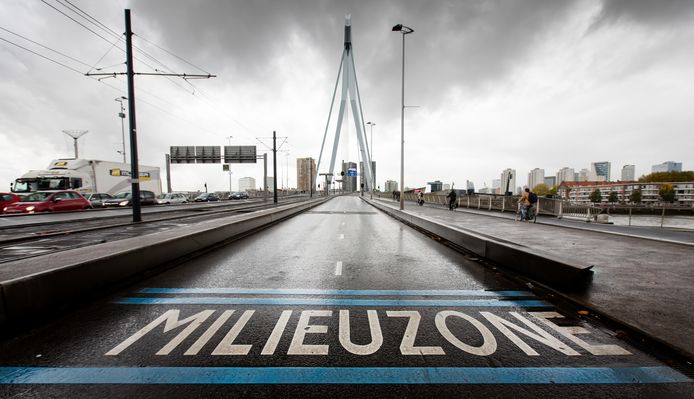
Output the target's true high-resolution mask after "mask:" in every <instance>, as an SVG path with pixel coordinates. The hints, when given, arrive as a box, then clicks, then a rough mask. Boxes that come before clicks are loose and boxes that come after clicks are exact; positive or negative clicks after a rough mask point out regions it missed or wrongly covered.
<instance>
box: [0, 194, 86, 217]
mask: <svg viewBox="0 0 694 399" xmlns="http://www.w3.org/2000/svg"><path fill="white" fill-rule="evenodd" d="M91 207H92V204H91V203H89V201H87V199H86V198H84V197H83V196H82V195H81V194H80V193H78V192H77V191H37V192H35V193H31V194H29V195H27V196H26V197H24V198H22V199H21V200H20V201H18V202H14V203H12V204H10V205H7V206H5V207H3V211H4V212H5V213H37V212H61V211H76V210H81V209H90V208H91Z"/></svg>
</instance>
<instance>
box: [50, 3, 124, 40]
mask: <svg viewBox="0 0 694 399" xmlns="http://www.w3.org/2000/svg"><path fill="white" fill-rule="evenodd" d="M58 1H65V3H68V4H69V5H70V6H71V7H72V8H74V9H77V10H78V11H79V13H80V14H81V15H82V16H83V18H85V19H88V20H90V21H91V22H92V23H93V24H95V25H97V26H99V27H101V28H102V29H103V30H105V31H108V32H110V33H111V34H112V35H114V36H116V37H121V36H122V34H119V33H118V32H116V31H114V30H113V29H111V28H109V27H108V26H106V25H105V24H104V23H102V22H101V21H99V20H98V19H96V18H94V17H92V16H91V15H89V13H87V12H86V11H84V10H82V9H81V8H79V7H77V6H76V5H74V4H72V3H71V2H70V1H69V0H58ZM63 6H64V7H65V5H64V4H63ZM73 12H75V11H74V10H73Z"/></svg>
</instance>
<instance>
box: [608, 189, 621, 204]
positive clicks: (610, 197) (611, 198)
mask: <svg viewBox="0 0 694 399" xmlns="http://www.w3.org/2000/svg"><path fill="white" fill-rule="evenodd" d="M607 202H609V203H611V204H614V203H615V202H619V196H618V195H617V192H616V191H610V194H609V195H608V197H607Z"/></svg>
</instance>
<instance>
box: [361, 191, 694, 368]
mask: <svg viewBox="0 0 694 399" xmlns="http://www.w3.org/2000/svg"><path fill="white" fill-rule="evenodd" d="M374 201H377V203H379V204H383V205H387V206H389V207H391V208H393V209H397V208H398V203H397V202H394V201H392V200H390V199H374ZM405 210H406V212H408V213H412V214H416V215H419V216H423V217H425V218H427V219H430V220H432V221H434V222H436V223H440V224H442V225H445V226H450V227H455V228H462V229H465V230H468V231H473V232H477V233H481V234H484V235H487V236H491V237H496V238H498V239H501V240H505V241H510V242H514V243H517V244H520V245H523V246H525V247H527V248H529V249H530V250H531V251H532V250H537V251H543V252H549V253H551V254H553V255H555V256H558V257H560V258H566V259H575V260H580V261H581V262H583V263H589V264H592V265H594V267H593V271H594V275H593V278H592V281H591V282H589V283H588V284H587V285H585V286H580V287H579V286H577V287H572V288H563V289H560V291H561V292H562V293H563V294H564V295H566V296H568V297H570V298H571V299H573V300H574V301H576V302H578V303H583V304H585V305H586V306H589V307H590V308H592V309H595V310H596V311H599V312H602V313H604V314H607V315H609V316H610V317H612V318H614V319H617V320H619V321H621V322H623V323H626V324H628V325H630V326H633V327H635V328H637V329H639V330H641V331H643V332H645V333H646V334H648V335H650V336H652V337H654V338H656V339H659V340H661V341H664V342H667V343H668V344H670V345H671V346H674V347H677V348H679V349H681V350H682V351H684V352H686V353H688V354H689V355H690V356H691V355H692V354H694V336H692V334H691V333H690V332H689V330H690V328H691V326H692V325H694V313H692V311H691V304H692V303H694V267H692V266H694V260H693V259H694V246H693V245H692V243H693V242H694V233H693V232H685V231H664V230H658V231H655V230H657V229H645V228H637V227H625V226H605V225H596V224H590V223H585V222H574V221H561V220H557V219H555V218H552V219H549V218H547V219H542V218H538V221H537V223H536V224H532V223H523V222H515V221H514V220H513V217H514V215H512V214H506V215H504V214H501V213H499V212H485V211H470V210H466V209H460V208H459V209H458V210H456V211H448V210H447V209H444V208H442V207H441V206H440V205H431V206H429V205H425V206H417V205H416V204H414V203H407V204H406V206H405ZM656 237H660V239H656Z"/></svg>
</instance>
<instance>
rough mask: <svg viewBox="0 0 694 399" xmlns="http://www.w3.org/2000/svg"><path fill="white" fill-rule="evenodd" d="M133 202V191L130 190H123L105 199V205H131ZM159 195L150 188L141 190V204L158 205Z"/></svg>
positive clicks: (107, 206)
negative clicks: (149, 189)
mask: <svg viewBox="0 0 694 399" xmlns="http://www.w3.org/2000/svg"><path fill="white" fill-rule="evenodd" d="M132 204H133V203H132V193H131V192H130V191H121V192H120V193H116V195H114V196H113V198H111V199H109V200H105V201H104V207H106V208H109V207H116V206H131V205H132ZM156 204H157V197H156V196H155V195H154V192H152V191H148V190H140V205H156Z"/></svg>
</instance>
